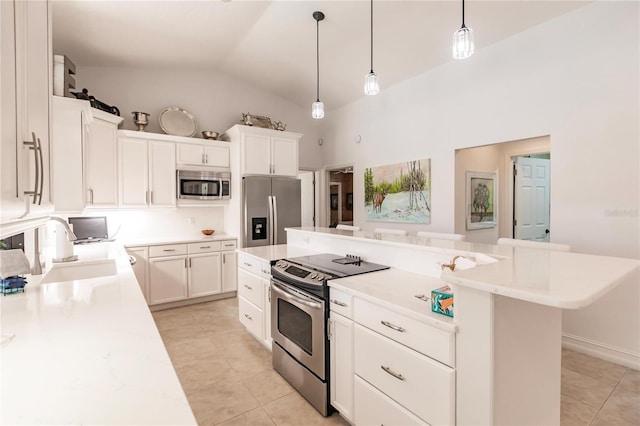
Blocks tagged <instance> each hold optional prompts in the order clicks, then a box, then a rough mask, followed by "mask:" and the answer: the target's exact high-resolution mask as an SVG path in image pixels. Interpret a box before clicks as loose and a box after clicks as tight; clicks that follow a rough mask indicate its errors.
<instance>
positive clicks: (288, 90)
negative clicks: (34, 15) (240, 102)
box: [53, 0, 587, 109]
mask: <svg viewBox="0 0 640 426" xmlns="http://www.w3.org/2000/svg"><path fill="white" fill-rule="evenodd" d="M586 3H587V2H583V1H548V0H534V1H520V0H515V1H480V0H467V2H466V19H465V21H466V24H467V26H469V27H471V28H473V30H474V33H475V45H476V51H480V50H482V49H483V48H485V47H487V46H489V45H491V44H493V43H497V42H499V41H500V40H503V39H505V38H508V37H510V36H512V35H514V34H516V33H518V32H521V31H524V30H526V29H527V28H529V27H532V26H535V25H538V24H540V23H542V22H544V21H546V20H549V19H553V18H554V17H556V16H558V15H561V14H564V13H567V12H570V11H571V10H574V9H576V8H578V7H581V6H583V5H585V4H586ZM369 8H370V2H369V1H366V0H364V1H328V0H325V1H304V0H298V1H243V0H233V1H213V0H212V1H177V0H174V1H168V0H163V1H155V0H146V1H114V0H109V1H97V0H89V1H77V0H75V1H71V0H54V1H53V46H54V52H55V53H58V54H65V55H67V56H69V58H70V59H71V60H72V61H73V62H74V63H75V64H76V65H77V66H80V67H83V66H98V67H136V68H150V69H151V68H158V67H162V68H174V69H176V72H178V73H179V71H180V70H181V69H209V70H212V71H216V72H221V73H225V74H228V75H232V76H235V77H236V78H239V79H241V80H244V81H246V82H247V83H248V84H251V85H255V86H258V87H261V88H262V89H264V90H267V91H269V92H272V93H274V94H276V95H278V96H281V97H283V98H286V99H289V100H290V101H292V102H294V103H296V104H298V105H300V106H301V107H305V108H307V107H310V105H311V103H312V102H313V101H314V100H315V97H316V96H315V92H316V22H315V20H314V19H313V17H312V13H313V11H315V10H320V11H322V12H324V13H325V15H326V18H325V20H324V21H322V22H320V98H321V100H322V101H324V103H325V107H326V108H327V109H333V108H337V107H340V106H342V105H345V104H346V103H349V102H352V101H354V100H356V99H358V98H360V97H362V96H364V95H363V92H362V90H363V89H362V87H363V83H364V75H365V74H366V73H367V72H369V68H370V56H369V55H370V15H369V13H370V12H369V11H370V9H369ZM460 25H461V2H460V1H457V0H451V1H449V0H446V1H419V0H417V1H403V0H394V1H380V0H376V1H375V2H374V69H375V71H376V72H377V73H378V74H379V76H380V81H381V89H382V90H384V89H385V88H387V87H389V86H391V85H393V84H396V83H399V82H401V81H403V80H406V79H409V78H411V77H413V76H416V75H418V74H420V73H423V72H425V71H427V70H429V69H431V68H434V67H437V66H439V65H442V64H443V63H445V62H447V61H451V60H453V59H452V58H451V41H452V35H453V32H454V31H456V30H457V29H458V28H460ZM568 30H570V29H568ZM473 59H474V57H473V56H472V57H471V58H469V59H466V61H472V60H473ZM178 75H179V74H178Z"/></svg>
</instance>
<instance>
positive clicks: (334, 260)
mask: <svg viewBox="0 0 640 426" xmlns="http://www.w3.org/2000/svg"><path fill="white" fill-rule="evenodd" d="M285 260H286V261H288V262H291V263H297V264H299V265H302V266H306V267H308V268H312V269H314V270H316V271H320V272H325V273H328V274H332V275H335V276H336V278H338V277H339V278H343V277H349V276H351V275H358V274H364V273H367V272H374V271H381V270H383V269H389V267H388V266H385V265H379V264H377V263H371V262H365V261H363V260H360V259H359V258H357V257H353V256H338V255H335V254H314V255H311V256H300V257H292V258H289V259H285Z"/></svg>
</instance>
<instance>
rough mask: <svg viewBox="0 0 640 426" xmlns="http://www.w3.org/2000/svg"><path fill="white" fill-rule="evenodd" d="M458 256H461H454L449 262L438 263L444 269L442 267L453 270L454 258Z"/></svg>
mask: <svg viewBox="0 0 640 426" xmlns="http://www.w3.org/2000/svg"><path fill="white" fill-rule="evenodd" d="M459 257H461V256H456V257H454V258H453V259H452V260H451V263H443V264H441V265H440V267H441V268H442V269H444V268H449V269H451V271H454V270H455V269H456V260H458V258H459Z"/></svg>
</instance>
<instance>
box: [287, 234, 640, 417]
mask: <svg viewBox="0 0 640 426" xmlns="http://www.w3.org/2000/svg"><path fill="white" fill-rule="evenodd" d="M287 239H288V244H289V245H292V246H296V247H301V248H307V249H311V250H314V251H318V252H327V253H334V254H342V255H344V254H347V253H348V254H353V255H358V256H361V257H362V258H364V259H366V260H367V261H371V262H378V263H383V264H386V265H389V266H391V267H392V268H397V269H400V270H402V271H405V272H407V274H406V275H404V276H403V274H401V273H400V274H396V275H395V276H391V275H389V272H384V271H383V272H373V273H371V274H366V275H362V276H354V277H349V278H345V279H340V280H335V281H334V282H333V283H331V284H330V286H331V287H334V286H335V287H338V288H339V289H340V290H342V291H346V292H351V293H352V294H354V295H355V296H354V297H358V296H361V297H363V298H371V291H368V290H367V288H369V289H371V288H374V287H375V286H376V281H378V282H379V281H380V280H379V277H381V276H382V275H383V274H385V273H386V274H387V276H388V277H389V279H388V280H387V281H393V283H389V282H387V283H386V287H385V290H386V291H387V292H389V286H391V287H393V285H396V286H398V288H401V287H405V286H406V285H411V286H419V287H416V288H420V289H422V290H425V291H424V292H425V293H427V292H428V291H429V290H430V289H435V288H436V287H435V285H436V283H434V282H433V280H434V279H437V281H438V282H437V284H440V283H442V284H444V283H449V284H450V285H451V286H452V289H453V293H454V297H455V315H454V318H453V322H452V325H453V326H454V327H455V344H454V346H455V359H454V360H452V362H451V363H450V364H449V365H450V366H452V367H455V388H454V389H455V391H454V395H455V396H454V398H453V402H452V405H453V407H452V409H454V410H455V411H454V415H453V417H452V418H453V419H454V420H453V421H452V422H451V423H455V424H459V425H478V424H482V425H485V424H486V425H489V424H509V425H515V424H536V425H541V424H544V425H553V424H556V425H557V424H559V422H560V367H561V331H562V330H561V320H562V309H577V308H580V307H583V306H587V305H588V304H590V303H593V302H595V301H596V300H597V299H598V298H599V297H600V296H602V295H603V294H605V293H606V292H608V291H610V290H611V289H613V288H614V287H615V286H616V285H617V284H618V283H620V282H621V281H623V280H624V279H625V278H627V277H629V276H630V275H631V274H632V273H634V272H635V271H636V270H637V269H638V266H639V264H640V262H638V260H635V259H623V258H612V257H605V256H595V255H586V254H579V253H566V252H552V251H546V250H540V249H524V248H514V247H503V246H491V245H483V244H473V243H466V242H458V241H445V240H436V239H433V240H432V239H429V238H419V237H404V236H398V235H380V234H374V233H368V232H361V231H342V230H336V229H329V228H294V229H289V230H288V234H287ZM454 256H463V257H464V258H466V260H467V261H470V262H472V264H475V267H472V268H469V269H462V268H460V269H456V270H455V271H450V270H448V269H445V270H444V272H443V270H442V265H445V264H450V263H451V262H452V260H453V257H454ZM467 263H469V262H467ZM414 274H417V275H414ZM378 285H379V284H378ZM429 287H432V288H429ZM400 293H403V292H401V291H398V294H400ZM410 293H411V292H404V294H405V295H406V297H407V299H412V296H411V294H410ZM381 294H383V293H381ZM394 296H397V295H394ZM413 296H416V295H413ZM395 299H397V297H396V298H395ZM395 299H394V300H393V303H392V304H391V305H395V306H396V308H395V309H396V310H397V311H399V312H403V311H404V312H406V311H407V310H408V308H406V309H405V308H403V306H402V305H403V304H407V305H409V304H414V305H415V300H411V301H409V300H407V301H406V302H403V301H398V300H395ZM378 303H379V304H381V306H388V305H390V304H389V303H388V301H387V300H384V297H383V298H379V300H378ZM428 306H429V305H428V304H425V311H426V310H428V309H429V308H428ZM425 314H426V312H425ZM428 318H429V317H428V316H427V315H425V320H428ZM355 359H356V362H357V359H358V357H357V355H356V357H355ZM355 412H356V419H357V417H358V407H357V406H356V407H355Z"/></svg>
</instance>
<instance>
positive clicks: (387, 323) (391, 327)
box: [380, 321, 405, 333]
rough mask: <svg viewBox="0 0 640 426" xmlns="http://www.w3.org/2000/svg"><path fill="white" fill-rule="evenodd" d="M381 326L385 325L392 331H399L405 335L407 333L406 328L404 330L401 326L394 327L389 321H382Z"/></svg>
mask: <svg viewBox="0 0 640 426" xmlns="http://www.w3.org/2000/svg"><path fill="white" fill-rule="evenodd" d="M380 324H382V325H384V326H385V327H389V328H390V329H392V330H395V331H399V332H400V333H404V332H405V330H404V328H402V327H400V326H397V325H393V324H391V323H390V322H388V321H380Z"/></svg>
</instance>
